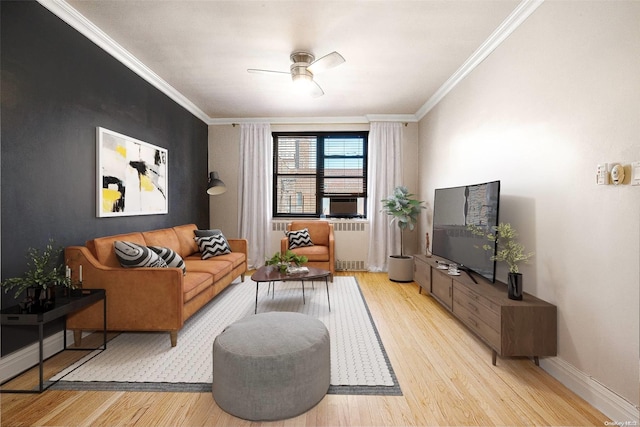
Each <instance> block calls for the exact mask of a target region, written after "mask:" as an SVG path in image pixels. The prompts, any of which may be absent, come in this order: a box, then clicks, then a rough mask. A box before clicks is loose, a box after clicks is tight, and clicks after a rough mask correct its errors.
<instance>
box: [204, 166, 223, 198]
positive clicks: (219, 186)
mask: <svg viewBox="0 0 640 427" xmlns="http://www.w3.org/2000/svg"><path fill="white" fill-rule="evenodd" d="M225 191H227V186H226V185H224V182H222V180H221V179H220V178H219V177H218V172H209V184H208V185H207V194H209V195H211V196H217V195H218V194H222V193H224V192H225Z"/></svg>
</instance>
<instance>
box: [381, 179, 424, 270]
mask: <svg viewBox="0 0 640 427" xmlns="http://www.w3.org/2000/svg"><path fill="white" fill-rule="evenodd" d="M413 197H414V195H413V194H411V193H409V190H408V189H407V187H405V186H402V185H400V186H397V187H396V188H395V189H394V190H393V194H392V195H390V196H389V197H387V198H386V199H383V200H382V212H384V213H386V214H387V215H389V216H391V217H392V218H391V222H390V225H391V224H393V223H394V222H395V223H397V224H398V227H399V228H400V255H391V256H390V257H389V279H390V280H393V281H395V282H411V281H413V257H411V256H405V255H404V241H403V235H404V231H405V230H406V229H407V228H408V229H409V230H413V229H414V227H415V224H416V222H417V221H418V215H419V214H420V211H421V210H422V209H425V207H424V206H423V205H422V203H423V202H422V201H418V200H416V199H414V198H413Z"/></svg>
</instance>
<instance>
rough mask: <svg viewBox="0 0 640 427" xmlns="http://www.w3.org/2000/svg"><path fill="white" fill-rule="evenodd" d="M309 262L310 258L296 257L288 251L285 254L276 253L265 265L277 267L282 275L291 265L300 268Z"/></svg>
mask: <svg viewBox="0 0 640 427" xmlns="http://www.w3.org/2000/svg"><path fill="white" fill-rule="evenodd" d="M307 261H308V258H307V257H306V256H304V255H296V254H295V253H293V252H292V251H289V250H287V251H286V252H285V253H281V252H276V253H275V254H274V255H273V256H272V257H271V258H270V259H268V260H266V261H265V265H275V266H276V267H277V268H278V270H279V271H280V273H283V274H284V273H286V272H287V268H289V266H290V265H291V264H295V265H296V266H297V267H300V266H301V265H302V264H304V263H305V262H307Z"/></svg>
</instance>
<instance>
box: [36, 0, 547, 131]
mask: <svg viewBox="0 0 640 427" xmlns="http://www.w3.org/2000/svg"><path fill="white" fill-rule="evenodd" d="M37 1H38V2H39V3H40V4H41V5H42V6H44V7H45V8H46V9H48V10H49V11H50V12H52V13H53V14H55V15H56V16H57V17H59V18H60V19H62V20H63V21H64V22H66V23H67V24H69V25H70V26H71V27H72V28H74V29H76V30H77V31H78V32H80V33H81V34H82V35H84V36H85V37H87V38H88V39H89V40H91V41H92V42H93V43H95V44H96V45H97V46H98V47H100V48H101V49H103V50H104V51H106V52H107V53H109V54H110V55H111V56H113V57H114V58H115V59H116V60H118V61H120V62H121V63H122V64H124V65H125V66H126V67H127V68H129V69H131V70H132V71H133V72H135V73H136V74H138V75H139V76H140V77H141V78H143V79H144V80H146V81H147V82H149V83H150V84H151V85H153V86H154V87H156V88H157V89H158V90H160V91H161V92H163V93H164V94H165V95H167V96H168V97H169V98H171V99H172V100H174V101H175V102H177V103H178V104H179V105H181V106H182V107H183V108H185V109H186V110H187V111H189V112H191V113H192V114H193V115H194V116H196V117H198V118H199V119H200V120H202V121H203V122H205V123H206V124H207V125H224V124H237V123H249V122H251V123H256V122H258V123H259V122H265V123H266V122H268V123H272V124H327V123H333V124H340V123H343V124H363V123H371V122H373V121H383V122H389V121H397V122H418V121H420V120H422V118H423V117H424V116H425V115H426V114H427V113H428V112H429V111H431V109H432V108H433V107H435V106H436V105H437V104H438V103H439V102H440V101H441V100H442V99H443V98H444V97H445V96H446V95H447V94H448V93H449V92H450V91H451V90H453V88H455V87H456V86H457V85H458V83H460V82H461V81H462V80H463V79H464V78H465V77H466V76H467V75H469V74H470V73H471V72H472V71H473V70H474V69H475V68H476V67H477V66H478V65H480V63H482V61H484V59H486V58H487V57H488V56H489V55H490V54H491V52H493V51H494V50H495V49H496V48H497V47H498V46H499V45H500V44H501V43H502V42H503V41H504V40H505V39H506V38H507V37H508V36H509V35H510V34H511V33H512V32H513V31H514V30H515V29H516V28H518V26H520V24H522V22H524V21H525V20H526V19H527V18H528V17H529V15H531V14H532V13H533V12H534V11H535V10H536V9H537V8H538V7H539V6H540V5H541V4H542V3H543V1H544V0H523V1H522V2H521V3H520V4H519V5H518V7H517V8H516V9H515V10H514V11H513V12H512V13H511V14H510V15H509V16H508V17H507V18H506V19H505V20H504V21H503V22H502V23H501V24H500V26H499V27H498V28H497V29H496V30H495V31H494V32H493V33H492V34H491V35H490V36H489V38H488V39H487V40H486V41H485V42H484V43H483V44H482V45H481V46H480V47H479V48H478V49H477V50H476V51H475V52H474V53H473V54H472V55H471V56H470V57H469V58H468V59H467V60H466V61H465V62H464V63H463V64H462V66H461V67H460V68H459V69H458V70H457V71H456V72H455V73H454V74H453V75H452V76H451V77H449V79H448V80H447V81H446V82H445V83H444V84H443V85H442V86H441V87H440V88H439V89H438V90H437V91H436V92H435V93H434V94H433V95H432V96H431V98H429V99H428V100H427V102H426V103H425V104H424V105H423V106H422V107H420V109H419V110H418V111H417V112H416V113H415V114H398V115H395V114H389V115H387V114H368V115H364V116H352V117H256V118H212V117H209V116H208V115H207V114H206V113H205V112H204V111H202V110H201V109H200V108H199V107H198V106H197V105H195V104H194V103H193V102H191V101H190V100H189V99H188V98H187V97H185V96H184V95H182V94H181V93H180V92H179V91H178V90H176V89H175V88H174V87H173V86H171V85H170V84H169V83H167V82H166V81H165V80H163V79H162V78H161V77H160V76H158V75H157V74H156V73H154V72H153V71H152V70H151V69H150V68H149V67H147V66H146V65H144V64H143V63H142V62H141V61H140V60H139V59H138V58H136V57H135V56H134V55H132V54H131V53H130V52H129V51H127V50H126V49H125V48H123V47H122V46H120V44H118V43H117V42H116V41H115V40H113V39H112V38H111V37H109V36H108V35H107V34H106V33H105V32H103V31H102V30H101V29H100V28H98V27H97V26H96V25H94V24H93V23H92V22H91V21H89V20H88V19H87V18H85V17H84V16H83V15H82V14H80V13H79V12H78V11H77V10H75V9H74V8H73V7H71V6H70V5H69V4H68V3H67V2H66V1H65V0H37Z"/></svg>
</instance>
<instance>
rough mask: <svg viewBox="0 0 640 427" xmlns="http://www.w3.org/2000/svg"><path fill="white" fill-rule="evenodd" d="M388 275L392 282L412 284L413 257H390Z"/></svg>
mask: <svg viewBox="0 0 640 427" xmlns="http://www.w3.org/2000/svg"><path fill="white" fill-rule="evenodd" d="M388 273H389V280H391V281H393V282H402V283H407V282H413V257H412V256H408V255H404V256H401V255H390V256H389V269H388Z"/></svg>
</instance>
